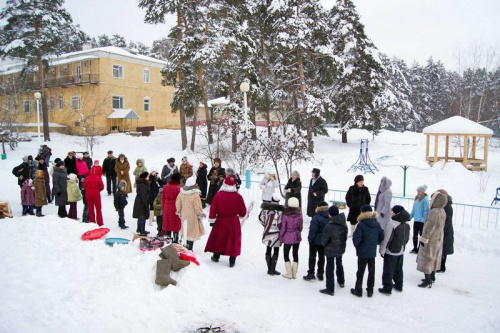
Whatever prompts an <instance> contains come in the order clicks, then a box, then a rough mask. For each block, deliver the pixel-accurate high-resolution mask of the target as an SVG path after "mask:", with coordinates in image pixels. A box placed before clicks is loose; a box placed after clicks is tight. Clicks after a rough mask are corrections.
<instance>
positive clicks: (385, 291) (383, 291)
mask: <svg viewBox="0 0 500 333" xmlns="http://www.w3.org/2000/svg"><path fill="white" fill-rule="evenodd" d="M378 292H379V293H381V294H384V295H386V296H391V293H392V290H391V289H390V288H386V287H384V288H378Z"/></svg>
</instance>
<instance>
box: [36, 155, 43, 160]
mask: <svg viewBox="0 0 500 333" xmlns="http://www.w3.org/2000/svg"><path fill="white" fill-rule="evenodd" d="M40 160H44V161H45V157H43V156H41V155H38V156H37V157H35V161H40Z"/></svg>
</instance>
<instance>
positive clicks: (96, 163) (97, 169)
mask: <svg viewBox="0 0 500 333" xmlns="http://www.w3.org/2000/svg"><path fill="white" fill-rule="evenodd" d="M91 160H92V159H91ZM89 174H93V175H98V176H99V177H102V167H101V166H100V165H99V160H95V161H94V165H92V167H91V168H90V170H89Z"/></svg>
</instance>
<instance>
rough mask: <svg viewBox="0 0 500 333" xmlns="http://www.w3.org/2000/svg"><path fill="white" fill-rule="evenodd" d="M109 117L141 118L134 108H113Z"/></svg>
mask: <svg viewBox="0 0 500 333" xmlns="http://www.w3.org/2000/svg"><path fill="white" fill-rule="evenodd" d="M108 119H141V117H139V116H138V115H137V113H135V112H134V111H132V109H113V112H111V114H110V115H109V116H108Z"/></svg>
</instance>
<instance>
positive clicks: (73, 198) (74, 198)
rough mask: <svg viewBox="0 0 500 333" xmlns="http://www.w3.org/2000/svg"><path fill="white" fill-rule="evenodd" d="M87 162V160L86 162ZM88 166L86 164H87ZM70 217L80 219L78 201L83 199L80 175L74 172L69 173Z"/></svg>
mask: <svg viewBox="0 0 500 333" xmlns="http://www.w3.org/2000/svg"><path fill="white" fill-rule="evenodd" d="M84 163H85V162H84ZM85 166H86V165H85ZM68 178H69V180H68V203H69V212H68V217H69V218H70V219H73V220H78V209H77V204H76V203H77V202H78V201H80V200H82V192H81V191H80V187H79V185H78V176H77V175H75V174H74V173H70V174H69V175H68Z"/></svg>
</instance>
